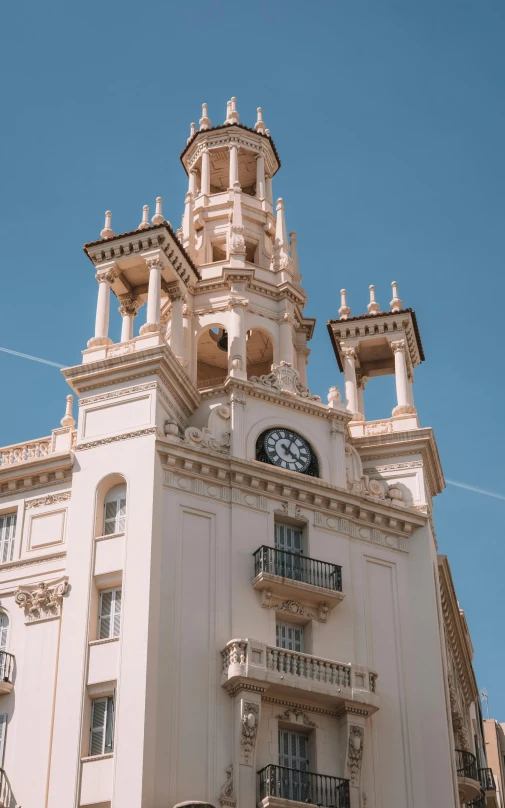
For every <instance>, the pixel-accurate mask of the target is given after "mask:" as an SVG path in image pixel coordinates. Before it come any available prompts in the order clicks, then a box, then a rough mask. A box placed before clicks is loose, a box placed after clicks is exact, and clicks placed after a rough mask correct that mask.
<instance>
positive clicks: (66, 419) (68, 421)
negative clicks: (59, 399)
mask: <svg viewBox="0 0 505 808" xmlns="http://www.w3.org/2000/svg"><path fill="white" fill-rule="evenodd" d="M73 403H74V397H73V396H67V406H66V408H65V415H64V416H63V418H62V419H61V421H60V424H61V425H62V426H70V427H73V426H75V418H72V404H73Z"/></svg>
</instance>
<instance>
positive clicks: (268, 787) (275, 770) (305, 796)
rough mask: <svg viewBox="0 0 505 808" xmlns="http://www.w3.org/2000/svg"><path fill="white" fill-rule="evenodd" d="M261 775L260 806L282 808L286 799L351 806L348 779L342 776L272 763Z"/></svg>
mask: <svg viewBox="0 0 505 808" xmlns="http://www.w3.org/2000/svg"><path fill="white" fill-rule="evenodd" d="M258 776H259V791H260V802H259V803H258V808H260V806H261V808H281V807H282V806H284V805H285V802H286V801H288V802H297V803H303V804H304V805H306V804H307V803H308V804H309V805H317V806H323V808H350V804H351V802H350V795H349V780H344V778H342V777H330V776H329V775H326V774H314V773H313V772H304V771H299V770H298V769H288V768H286V767H285V766H273V765H272V764H269V765H268V766H265V768H264V769H261V770H260V771H259V772H258Z"/></svg>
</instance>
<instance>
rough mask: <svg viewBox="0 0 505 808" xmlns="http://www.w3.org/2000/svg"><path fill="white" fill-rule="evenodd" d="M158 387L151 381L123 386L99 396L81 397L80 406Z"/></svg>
mask: <svg viewBox="0 0 505 808" xmlns="http://www.w3.org/2000/svg"><path fill="white" fill-rule="evenodd" d="M156 387H157V384H156V382H149V383H148V384H136V385H134V386H133V387H123V389H122V390H114V391H113V392H111V393H102V394H101V395H99V396H88V397H87V398H81V399H80V401H79V406H80V407H82V406H84V405H85V404H97V403H98V402H99V401H108V400H109V399H111V398H120V397H122V396H128V395H130V394H131V393H143V392H144V391H145V390H154V389H156Z"/></svg>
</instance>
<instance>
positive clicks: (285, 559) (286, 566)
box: [275, 522, 302, 581]
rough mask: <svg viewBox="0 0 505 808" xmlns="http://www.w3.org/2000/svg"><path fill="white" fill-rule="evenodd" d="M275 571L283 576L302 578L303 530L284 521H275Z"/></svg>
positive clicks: (295, 578)
mask: <svg viewBox="0 0 505 808" xmlns="http://www.w3.org/2000/svg"><path fill="white" fill-rule="evenodd" d="M275 549H276V550H280V551H282V552H279V553H276V554H275V567H276V569H275V572H276V575H281V576H282V577H283V578H291V579H292V580H295V581H301V580H302V560H301V558H300V557H301V555H302V531H301V530H298V528H296V527H293V526H292V525H285V524H283V523H282V522H276V523H275Z"/></svg>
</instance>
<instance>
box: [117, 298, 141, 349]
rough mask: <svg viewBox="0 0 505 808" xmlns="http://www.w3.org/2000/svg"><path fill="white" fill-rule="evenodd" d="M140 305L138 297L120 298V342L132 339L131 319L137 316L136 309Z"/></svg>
mask: <svg viewBox="0 0 505 808" xmlns="http://www.w3.org/2000/svg"><path fill="white" fill-rule="evenodd" d="M139 306H141V301H140V300H139V298H138V297H131V296H128V297H124V298H121V302H120V306H119V309H118V311H119V313H120V315H121V317H122V318H123V320H122V323H121V340H120V341H121V342H129V341H130V340H131V339H133V320H134V318H135V317H136V316H137V310H138V308H139Z"/></svg>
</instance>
